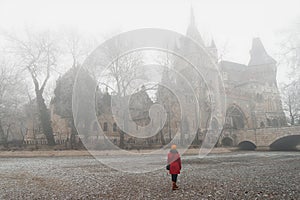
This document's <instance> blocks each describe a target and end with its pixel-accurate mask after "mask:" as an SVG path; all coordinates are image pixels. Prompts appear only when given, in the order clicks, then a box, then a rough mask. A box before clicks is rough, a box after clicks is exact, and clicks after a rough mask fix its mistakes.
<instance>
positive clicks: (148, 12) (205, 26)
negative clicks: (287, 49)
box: [0, 0, 300, 81]
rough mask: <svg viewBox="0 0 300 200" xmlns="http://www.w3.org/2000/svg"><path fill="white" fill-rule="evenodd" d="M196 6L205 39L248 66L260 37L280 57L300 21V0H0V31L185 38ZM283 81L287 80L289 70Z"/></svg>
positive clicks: (282, 77) (274, 54) (228, 58)
mask: <svg viewBox="0 0 300 200" xmlns="http://www.w3.org/2000/svg"><path fill="white" fill-rule="evenodd" d="M144 2H147V3H144ZM162 2H163V3H162ZM191 5H192V6H193V8H194V13H195V18H196V23H197V26H198V29H199V31H200V32H201V34H202V36H203V38H204V40H205V41H206V42H209V41H210V40H211V38H214V39H215V41H216V45H217V47H218V49H219V50H220V51H221V52H222V51H223V50H222V49H223V48H224V47H226V51H225V52H226V54H225V56H224V59H226V60H231V61H236V62H240V63H244V64H247V62H248V59H249V50H250V47H251V41H252V38H253V37H257V36H258V37H260V38H261V39H262V41H263V43H264V45H265V47H266V49H267V51H268V52H269V54H271V55H272V56H273V57H276V56H277V53H278V49H279V44H280V42H281V38H282V34H283V32H284V31H286V30H287V29H289V28H293V26H295V23H296V21H297V18H298V19H299V17H300V11H299V10H300V9H299V8H300V1H299V0H284V1H283V0H279V1H274V0H273V1H271V0H244V1H241V0H226V1H224V0H198V1H191V0H163V1H159V0H151V1H141V0H109V1H101V0H99V1H96V0H95V1H91V0H82V1H79V0H77V1H76V0H73V1H71V0H69V1H59V0H52V1H38V0H27V1H12V0H0V29H1V30H15V31H17V30H18V29H22V28H23V27H24V26H27V27H34V28H41V29H50V30H52V29H53V30H57V29H60V28H61V27H72V28H76V29H78V31H79V32H81V33H83V34H85V33H86V34H88V35H94V36H97V37H98V38H101V37H102V38H103V36H105V35H108V34H110V33H111V32H115V31H116V30H118V31H127V30H132V29H137V28H145V27H148V28H151V27H153V28H165V29H170V30H174V31H177V32H180V33H183V34H185V31H186V28H187V25H188V22H189V18H190V9H191ZM298 21H299V20H298ZM226 44H227V45H226ZM278 78H279V81H282V80H284V79H285V75H284V68H283V67H281V68H280V69H279V72H278Z"/></svg>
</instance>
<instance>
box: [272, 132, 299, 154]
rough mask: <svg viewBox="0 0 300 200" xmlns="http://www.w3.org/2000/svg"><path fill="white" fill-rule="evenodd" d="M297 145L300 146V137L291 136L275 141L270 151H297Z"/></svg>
mask: <svg viewBox="0 0 300 200" xmlns="http://www.w3.org/2000/svg"><path fill="white" fill-rule="evenodd" d="M297 145H300V135H289V136H285V137H282V138H279V139H277V140H276V141H274V142H273V143H272V144H271V145H270V149H271V150H277V151H288V150H296V149H297Z"/></svg>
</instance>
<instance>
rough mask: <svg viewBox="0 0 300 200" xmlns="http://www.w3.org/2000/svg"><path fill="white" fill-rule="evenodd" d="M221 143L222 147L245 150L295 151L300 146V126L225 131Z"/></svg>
mask: <svg viewBox="0 0 300 200" xmlns="http://www.w3.org/2000/svg"><path fill="white" fill-rule="evenodd" d="M220 143H221V145H222V146H238V147H239V148H240V149H244V150H254V149H271V150H295V149H296V148H297V146H298V145H300V126H291V127H280V128H261V129H248V130H225V131H224V132H223V134H222V136H221V138H220Z"/></svg>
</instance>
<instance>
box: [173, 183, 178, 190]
mask: <svg viewBox="0 0 300 200" xmlns="http://www.w3.org/2000/svg"><path fill="white" fill-rule="evenodd" d="M172 190H178V186H177V185H176V183H175V182H173V186H172Z"/></svg>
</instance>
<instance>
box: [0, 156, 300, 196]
mask: <svg viewBox="0 0 300 200" xmlns="http://www.w3.org/2000/svg"><path fill="white" fill-rule="evenodd" d="M178 185H179V187H180V190H178V191H171V183H170V175H168V174H167V171H166V170H165V169H161V170H159V171H156V172H151V173H146V174H128V173H123V172H119V171H116V170H112V169H110V168H108V167H106V166H104V165H101V164H99V162H98V161H96V160H95V159H93V158H92V157H90V156H80V157H48V158H47V157H34V158H0V199H122V200H124V199H238V200H240V199H295V200H296V199H300V152H251V153H249V152H233V153H225V154H212V155H209V156H207V157H205V158H202V159H199V158H196V157H195V156H185V157H183V170H182V174H181V175H180V176H179V179H178Z"/></svg>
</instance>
